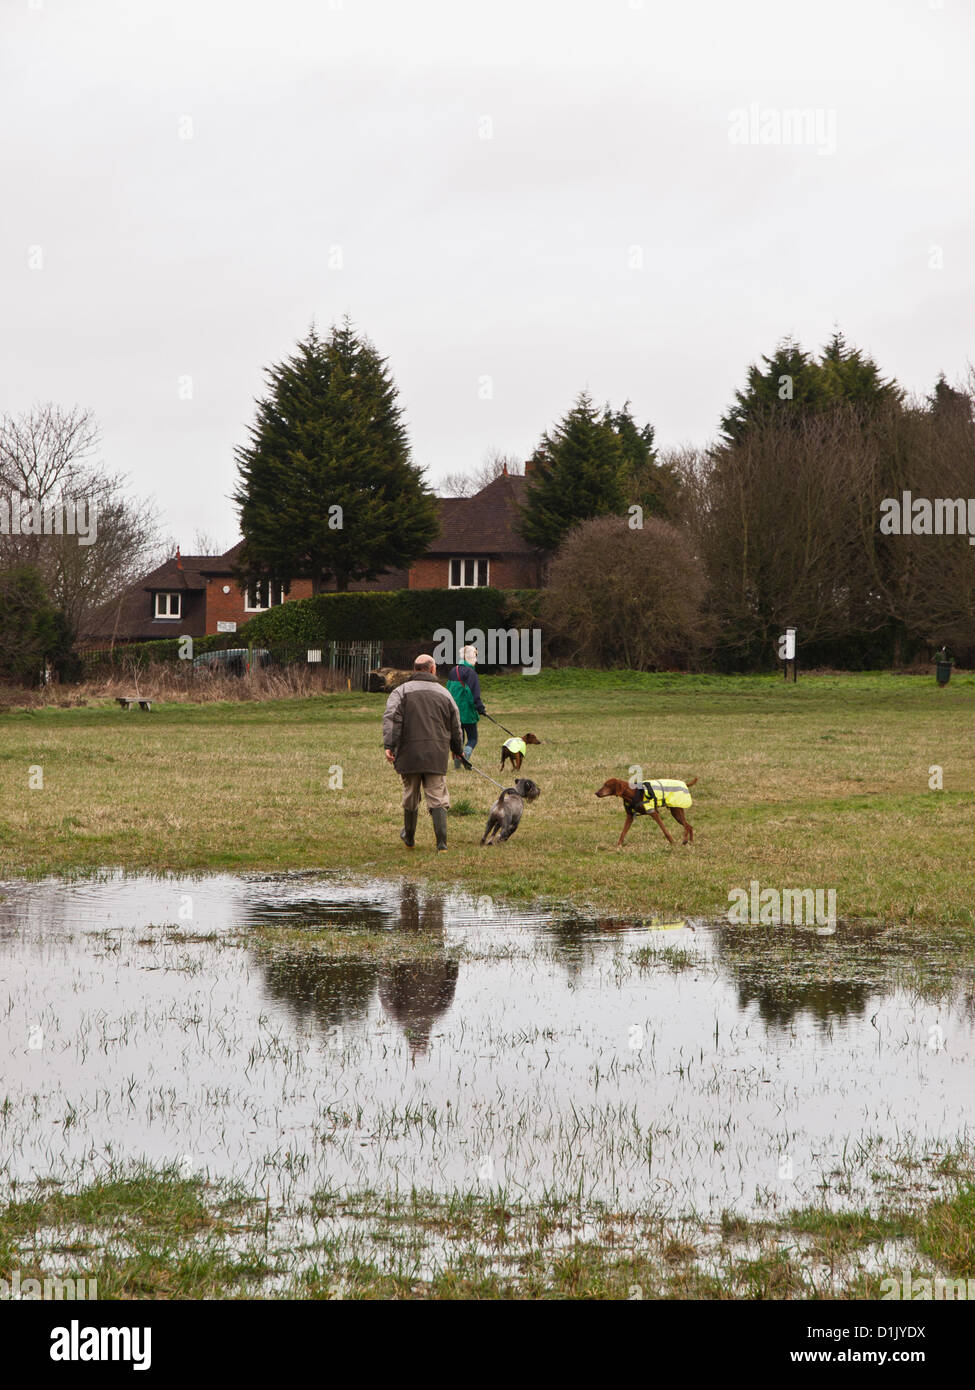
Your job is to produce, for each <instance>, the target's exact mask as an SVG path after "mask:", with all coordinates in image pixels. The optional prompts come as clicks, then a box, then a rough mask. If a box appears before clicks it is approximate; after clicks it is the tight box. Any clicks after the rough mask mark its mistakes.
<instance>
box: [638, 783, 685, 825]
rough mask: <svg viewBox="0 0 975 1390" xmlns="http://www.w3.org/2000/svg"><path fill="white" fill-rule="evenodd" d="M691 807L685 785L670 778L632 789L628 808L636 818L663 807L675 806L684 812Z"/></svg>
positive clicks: (650, 813)
mask: <svg viewBox="0 0 975 1390" xmlns="http://www.w3.org/2000/svg"><path fill="white" fill-rule="evenodd" d="M691 805H693V802H692V800H691V794H690V792H689V791H688V790H687V783H686V782H678V781H676V780H675V779H674V778H671V777H665V778H662V779H655V780H652V781H650V782H644V783H643V785H642V786H639V787H634V788H633V795H632V798H631V799H630V808H631V810H632V811H633V812H634V813H635V814H636V815H638V816H649V815H652V813H653V812H654V811H662V810H663V809H664V807H665V806H676V807H678V808H679V809H680V810H682V811H686V810H687V808H688V806H691Z"/></svg>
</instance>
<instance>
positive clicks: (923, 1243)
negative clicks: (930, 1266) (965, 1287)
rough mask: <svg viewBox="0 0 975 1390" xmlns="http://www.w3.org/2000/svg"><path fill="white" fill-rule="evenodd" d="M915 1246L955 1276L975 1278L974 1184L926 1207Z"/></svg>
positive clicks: (967, 1185)
mask: <svg viewBox="0 0 975 1390" xmlns="http://www.w3.org/2000/svg"><path fill="white" fill-rule="evenodd" d="M918 1245H919V1248H920V1249H921V1250H923V1251H924V1253H925V1254H926V1255H929V1256H930V1257H931V1258H932V1259H933V1260H936V1261H937V1262H938V1264H940V1265H942V1266H943V1267H944V1268H945V1269H947V1270H949V1271H950V1272H951V1273H952V1274H954V1275H963V1276H965V1277H966V1278H972V1277H975V1186H973V1185H969V1184H966V1185H965V1186H963V1187H962V1188H960V1189H959V1191H958V1192H957V1193H956V1194H955V1196H953V1197H951V1198H949V1199H947V1200H945V1201H940V1202H934V1203H932V1205H931V1206H930V1207H929V1208H928V1211H927V1213H926V1216H925V1219H924V1223H923V1225H922V1227H921V1232H920V1236H919V1239H918Z"/></svg>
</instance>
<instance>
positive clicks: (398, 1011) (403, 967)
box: [379, 959, 457, 1062]
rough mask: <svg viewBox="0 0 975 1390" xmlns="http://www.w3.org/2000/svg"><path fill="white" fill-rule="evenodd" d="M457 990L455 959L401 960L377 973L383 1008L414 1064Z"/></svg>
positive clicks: (423, 1050)
mask: <svg viewBox="0 0 975 1390" xmlns="http://www.w3.org/2000/svg"><path fill="white" fill-rule="evenodd" d="M456 988H457V962H456V961H455V960H446V959H439V960H415V961H414V960H402V961H396V962H395V964H393V965H389V966H386V967H385V968H384V969H383V970H382V971H381V972H380V975H379V997H380V999H381V1000H382V1003H383V1008H384V1009H385V1010H386V1012H387V1013H388V1014H389V1016H390V1018H394V1019H395V1020H396V1022H397V1023H398V1024H399V1026H400V1027H401V1028H402V1029H403V1032H404V1033H405V1034H406V1039H407V1041H408V1043H409V1045H410V1057H411V1058H412V1059H413V1061H414V1062H415V1061H416V1057H417V1053H420V1054H422V1053H424V1052H426V1050H427V1047H428V1046H429V1044H430V1030H431V1029H432V1028H433V1025H434V1024H435V1023H436V1021H437V1019H438V1018H440V1017H441V1016H442V1015H443V1014H445V1013H446V1012H447V1010H448V1009H449V1008H450V1006H451V1004H452V1003H453V1002H454V991H455V989H456Z"/></svg>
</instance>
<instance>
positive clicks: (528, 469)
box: [525, 459, 532, 478]
mask: <svg viewBox="0 0 975 1390" xmlns="http://www.w3.org/2000/svg"><path fill="white" fill-rule="evenodd" d="M531 466H532V461H531V459H525V477H526V478H527V477H528V474H529V473H530V472H531Z"/></svg>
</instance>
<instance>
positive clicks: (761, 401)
mask: <svg viewBox="0 0 975 1390" xmlns="http://www.w3.org/2000/svg"><path fill="white" fill-rule="evenodd" d="M762 361H763V363H764V364H765V365H764V367H760V366H758V365H757V364H756V363H754V362H753V363H752V364H751V366H750V367H749V368H748V379H747V383H746V386H745V389H744V391H736V392H735V404H734V405H733V406H732V407H731V409H730V410H729V411H728V414H727V415H726V416H725V417H724V419H723V420H722V421H721V428H722V430H723V432H724V436H725V439H726V440H727V442H728V443H729V444H738V443H740V442H741V441H742V440H743V439H744V437H745V435H746V434H747V433H748V430H749V428H750V427H752V426H753V425H757V424H763V425H764V424H769V423H770V422H771V421H773V420H776V419H778V418H779V417H780V416H783V417H784V418H788V417H787V416H785V412H786V411H790V412H792V415H793V417H798V416H799V415H801V413H802V412H803V411H804V410H807V409H810V408H812V409H817V408H819V407H820V406H821V405H823V404H824V402H825V399H826V392H825V389H824V385H823V380H822V373H821V372H820V371H819V368H818V366H817V364H816V362H814V361H813V359H812V358H811V357H810V355H809V353H808V352H804V351H803V349H802V348H801V347H800V346H799V344H798V343H796V342H795V341H794V340H793V339H791V338H785V339H783V341H782V342H781V343H780V344H779V346H778V347H777V348H776V349H775V352H774V353H773V354H772V356H771V357H764V356H763V357H762Z"/></svg>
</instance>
